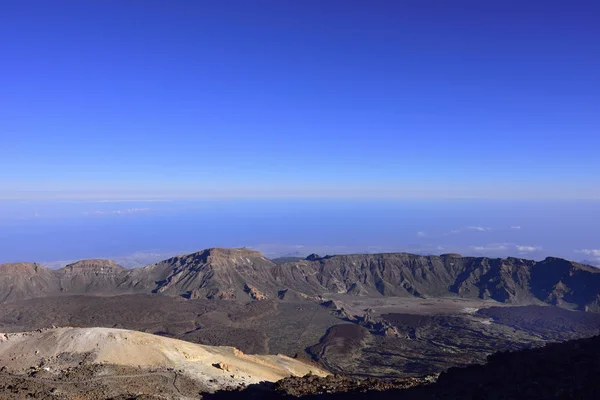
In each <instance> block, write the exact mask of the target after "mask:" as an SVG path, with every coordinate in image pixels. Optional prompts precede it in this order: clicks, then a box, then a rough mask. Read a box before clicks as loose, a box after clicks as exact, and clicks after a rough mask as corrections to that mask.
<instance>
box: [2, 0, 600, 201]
mask: <svg viewBox="0 0 600 400" xmlns="http://www.w3.org/2000/svg"><path fill="white" fill-rule="evenodd" d="M599 20H600V2H598V1H595V0H590V1H578V0H574V1H565V0H561V1H554V0H537V1H533V0H528V1H522V0H520V1H510V0H502V1H500V0H498V1H495V0H493V1H492V0H490V1H481V0H477V1H475V0H473V1H463V0H457V1H447V0H439V1H427V0H424V1H416V0H415V1H400V0H394V1H349V0H344V1H321V0H319V1H313V0H302V1H291V0H290V1H281V0H273V1H242V0H239V1H229V0H224V1H200V0H195V1H166V0H165V1H151V0H143V1H141V0H140V1H122V0H118V1H110V0H103V1H79V0H73V1H61V0H54V1H46V0H28V1H22V0H5V1H2V2H0V37H1V38H2V39H1V40H0V57H1V62H0V197H5V198H6V197H42V198H43V197H53V196H58V197H88V198H89V197H98V198H113V197H120V198H126V197H132V198H145V197H202V196H234V197H235V196H266V197H270V196H272V197H277V196H283V197H289V196H291V197H295V196H340V197H353V196H367V197H390V196H391V197H395V196H398V197H420V196H425V197H472V196H481V197H505V198H511V197H534V198H563V197H569V198H590V197H595V198H600V72H599V71H600V23H599V22H598V21H599Z"/></svg>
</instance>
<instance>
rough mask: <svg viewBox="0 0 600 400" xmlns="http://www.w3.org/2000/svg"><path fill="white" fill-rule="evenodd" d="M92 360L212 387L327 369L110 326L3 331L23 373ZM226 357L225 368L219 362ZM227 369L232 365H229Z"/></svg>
mask: <svg viewBox="0 0 600 400" xmlns="http://www.w3.org/2000/svg"><path fill="white" fill-rule="evenodd" d="M86 353H87V354H89V356H88V357H87V361H89V362H92V363H100V364H102V363H104V364H116V365H129V366H142V367H145V368H155V367H163V368H174V369H176V370H182V371H183V373H184V374H186V375H188V376H189V377H191V378H193V379H197V380H199V381H202V382H204V383H206V384H207V386H208V387H214V388H218V387H223V386H227V385H238V384H240V383H242V382H244V383H246V384H249V383H256V382H260V381H271V382H274V381H277V380H279V379H281V378H284V377H286V376H290V375H300V376H301V375H305V374H307V373H309V372H312V373H314V374H318V375H326V372H325V371H323V370H320V369H319V368H317V367H315V366H314V365H309V364H306V363H304V362H301V361H299V360H296V359H292V358H289V357H287V356H283V355H247V354H244V353H242V352H241V351H239V350H237V349H235V348H233V347H222V346H204V345H199V344H194V343H189V342H185V341H182V340H176V339H170V338H165V337H162V336H157V335H151V334H148V333H142V332H136V331H130V330H125V329H111V328H56V329H47V330H40V331H34V332H23V333H9V334H0V365H5V366H6V367H7V369H8V370H9V371H11V372H15V373H19V372H23V371H25V370H28V369H30V367H32V366H38V365H40V362H41V361H42V360H44V362H43V366H44V368H46V369H47V370H48V369H50V370H54V371H56V372H58V370H59V369H63V368H67V367H69V366H76V365H77V364H78V363H79V360H80V359H81V355H84V354H86ZM218 363H222V365H223V366H225V369H222V368H219V367H215V366H214V364H218ZM227 369H228V371H227Z"/></svg>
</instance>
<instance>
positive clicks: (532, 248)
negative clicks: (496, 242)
mask: <svg viewBox="0 0 600 400" xmlns="http://www.w3.org/2000/svg"><path fill="white" fill-rule="evenodd" d="M517 250H518V251H519V253H533V252H534V251H540V250H542V248H541V247H540V246H520V245H517Z"/></svg>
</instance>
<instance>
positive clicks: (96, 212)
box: [83, 208, 150, 215]
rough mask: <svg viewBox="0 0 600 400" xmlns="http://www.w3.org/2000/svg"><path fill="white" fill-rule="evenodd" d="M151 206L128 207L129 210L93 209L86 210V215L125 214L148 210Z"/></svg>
mask: <svg viewBox="0 0 600 400" xmlns="http://www.w3.org/2000/svg"><path fill="white" fill-rule="evenodd" d="M148 211H150V208H128V209H127V210H110V211H92V212H84V213H83V214H84V215H123V214H136V213H142V212H148Z"/></svg>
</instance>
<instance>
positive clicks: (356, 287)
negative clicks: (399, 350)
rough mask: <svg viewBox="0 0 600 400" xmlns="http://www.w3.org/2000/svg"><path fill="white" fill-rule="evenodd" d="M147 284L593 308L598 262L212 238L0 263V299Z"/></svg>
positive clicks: (143, 289) (133, 289)
mask: <svg viewBox="0 0 600 400" xmlns="http://www.w3.org/2000/svg"><path fill="white" fill-rule="evenodd" d="M125 293H156V294H163V295H171V296H182V297H185V298H209V299H256V300H261V299H265V298H271V299H276V298H279V299H286V298H292V297H294V298H298V296H300V297H303V298H313V299H318V298H320V297H321V296H327V295H328V294H329V295H336V294H343V295H354V296H367V297H388V296H399V297H421V298H431V297H448V296H456V297H461V298H474V299H492V300H496V301H498V302H504V303H511V304H541V303H547V304H553V305H558V306H561V307H564V308H571V309H578V310H586V311H595V312H598V311H600V269H596V268H593V267H590V266H586V265H582V264H578V263H575V262H571V261H567V260H564V259H560V258H553V257H548V258H546V259H545V260H543V261H539V262H536V261H532V260H524V259H520V258H512V257H510V258H506V259H500V258H486V257H462V256H460V255H457V254H445V255H441V256H419V255H414V254H408V253H384V254H353V255H335V256H326V257H318V256H311V257H309V258H307V259H304V260H291V261H290V262H284V263H276V262H273V261H271V260H269V259H267V258H265V257H264V256H263V255H262V254H261V253H259V252H257V251H253V250H250V249H247V248H241V249H221V248H213V249H207V250H203V251H200V252H197V253H193V254H189V255H184V256H177V257H173V258H170V259H167V260H164V261H161V262H159V263H156V264H153V265H149V266H147V267H143V268H137V269H132V270H126V269H124V268H122V267H120V266H118V265H116V264H115V263H113V262H111V261H107V260H83V261H79V262H76V263H74V264H70V265H68V266H66V267H64V268H61V269H58V270H49V269H46V268H44V267H42V266H40V265H39V264H29V263H17V264H3V265H0V300H2V301H12V300H18V299H24V298H32V297H44V296H55V295H61V294H101V295H111V294H125Z"/></svg>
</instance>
